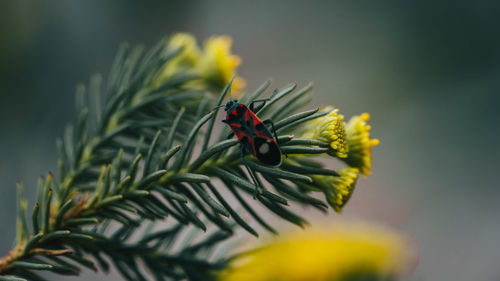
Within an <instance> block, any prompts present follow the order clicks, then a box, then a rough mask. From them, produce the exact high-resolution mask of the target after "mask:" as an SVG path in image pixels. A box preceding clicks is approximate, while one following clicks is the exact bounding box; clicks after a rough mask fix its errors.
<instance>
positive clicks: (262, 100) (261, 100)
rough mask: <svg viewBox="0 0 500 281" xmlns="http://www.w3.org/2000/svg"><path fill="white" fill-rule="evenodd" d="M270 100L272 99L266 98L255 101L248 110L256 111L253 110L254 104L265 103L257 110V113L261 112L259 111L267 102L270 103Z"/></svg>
mask: <svg viewBox="0 0 500 281" xmlns="http://www.w3.org/2000/svg"><path fill="white" fill-rule="evenodd" d="M270 99H271V98H265V99H258V100H253V101H252V102H251V103H250V105H248V108H249V109H250V110H251V111H254V110H253V106H254V103H256V102H263V104H262V105H261V106H260V107H259V108H257V110H256V111H259V110H260V109H261V108H262V107H263V106H264V105H266V101H268V100H270Z"/></svg>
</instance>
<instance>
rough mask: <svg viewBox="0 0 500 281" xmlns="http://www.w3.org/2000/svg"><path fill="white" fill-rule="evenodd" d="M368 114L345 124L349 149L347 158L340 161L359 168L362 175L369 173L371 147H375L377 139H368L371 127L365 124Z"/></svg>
mask: <svg viewBox="0 0 500 281" xmlns="http://www.w3.org/2000/svg"><path fill="white" fill-rule="evenodd" d="M369 119H370V114H368V113H363V114H361V115H358V116H353V117H352V118H351V120H349V122H347V124H346V141H347V146H348V147H349V153H348V154H347V157H346V158H344V159H342V160H343V161H345V162H346V163H347V164H348V165H349V166H351V167H356V168H359V170H360V172H361V174H362V175H364V176H366V175H368V174H369V173H371V171H372V169H371V167H372V147H374V146H377V145H378V144H379V143H380V141H379V140H378V139H370V129H371V127H370V126H369V125H367V124H366V122H367V121H368V120H369Z"/></svg>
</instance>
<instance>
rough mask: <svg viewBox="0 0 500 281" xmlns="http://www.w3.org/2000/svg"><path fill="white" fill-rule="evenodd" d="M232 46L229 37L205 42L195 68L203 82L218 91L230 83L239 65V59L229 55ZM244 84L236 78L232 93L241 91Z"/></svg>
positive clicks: (214, 38)
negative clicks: (205, 81) (206, 82)
mask: <svg viewBox="0 0 500 281" xmlns="http://www.w3.org/2000/svg"><path fill="white" fill-rule="evenodd" d="M232 44H233V41H232V39H231V37H229V36H217V37H212V38H209V39H208V40H207V41H206V42H205V45H204V48H203V54H202V57H201V59H200V61H199V63H198V65H197V67H196V68H197V69H198V71H199V72H200V73H201V76H202V77H203V78H204V79H205V80H207V81H208V82H209V83H211V84H212V85H214V86H215V87H217V88H220V89H222V88H224V86H225V85H226V84H227V83H229V81H231V78H232V77H233V75H234V74H235V73H236V68H237V67H238V66H239V65H240V64H241V58H240V57H239V56H236V55H233V54H231V46H232ZM245 84H246V82H245V80H244V79H243V78H241V77H236V78H235V79H234V81H233V86H232V91H233V92H236V93H237V92H239V91H241V90H242V89H243V88H244V87H245Z"/></svg>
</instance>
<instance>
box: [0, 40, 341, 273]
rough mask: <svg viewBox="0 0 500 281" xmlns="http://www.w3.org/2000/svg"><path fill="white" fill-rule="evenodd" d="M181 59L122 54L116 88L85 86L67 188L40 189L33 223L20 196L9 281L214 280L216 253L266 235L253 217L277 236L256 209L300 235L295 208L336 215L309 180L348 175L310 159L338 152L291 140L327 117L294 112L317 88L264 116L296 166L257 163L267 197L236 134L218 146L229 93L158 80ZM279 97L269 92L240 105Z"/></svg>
mask: <svg viewBox="0 0 500 281" xmlns="http://www.w3.org/2000/svg"><path fill="white" fill-rule="evenodd" d="M179 51H180V50H179V49H177V48H172V47H169V45H168V44H166V41H165V40H162V41H160V42H159V43H158V44H157V45H156V46H154V47H153V48H151V49H150V50H148V51H144V48H142V47H135V48H130V47H128V46H127V45H123V46H122V47H121V48H120V50H119V52H118V55H117V57H116V59H115V62H114V64H113V66H112V69H111V71H110V75H109V80H108V82H107V83H106V85H105V86H104V85H103V82H102V79H101V77H100V76H98V75H96V76H93V77H92V78H91V80H90V83H89V86H88V87H85V86H83V85H80V86H78V87H77V93H76V108H77V113H78V114H77V116H78V118H77V120H76V121H75V122H74V125H70V126H68V127H67V128H66V130H65V133H64V137H63V138H62V139H60V140H58V141H57V150H58V154H59V158H58V177H57V180H54V179H53V176H52V175H51V174H49V175H47V176H46V177H44V178H40V180H39V186H38V197H37V198H38V199H37V202H36V204H35V205H34V208H33V211H32V215H31V219H30V220H31V223H28V220H27V217H26V214H27V204H26V201H25V199H24V198H23V195H22V187H21V186H20V187H19V198H18V202H19V208H18V223H17V229H18V230H17V233H18V235H17V243H16V247H15V249H14V250H13V251H12V252H11V253H10V254H9V255H8V256H6V257H5V258H3V259H1V260H0V280H44V278H43V277H41V275H40V274H39V271H42V270H46V271H51V272H54V273H58V274H63V275H78V274H79V273H80V271H81V268H82V267H86V268H89V269H91V270H98V267H99V268H100V269H101V270H102V271H108V270H110V268H111V267H114V268H116V269H117V270H118V271H119V272H120V273H121V275H122V276H123V277H124V278H125V279H127V280H150V279H151V278H154V279H155V280H171V279H172V280H181V279H190V280H207V279H210V277H211V276H213V274H214V272H216V271H217V270H218V269H220V268H223V267H224V266H225V264H226V260H225V259H224V258H218V259H217V258H214V257H213V255H212V252H213V250H214V249H215V247H216V246H217V245H219V244H220V243H221V242H223V241H224V240H226V239H227V238H229V237H231V234H232V233H233V232H234V230H235V227H238V226H239V227H242V228H243V229H244V230H246V231H247V232H248V233H250V234H252V235H254V236H258V232H259V229H258V228H256V227H255V226H253V223H251V222H249V220H248V219H246V218H243V215H242V214H243V213H247V214H248V215H249V216H250V217H252V218H253V219H254V220H255V222H256V223H257V224H258V225H260V227H262V228H263V229H265V230H266V231H269V232H271V233H277V232H276V230H275V229H274V228H273V226H272V225H271V224H270V223H268V222H266V220H265V219H263V218H262V217H261V216H260V215H259V214H258V212H257V211H256V210H255V206H256V205H260V206H261V207H263V208H265V209H267V210H268V211H269V212H271V213H274V214H275V215H276V216H278V217H281V218H282V219H284V220H287V221H289V222H291V223H293V224H296V225H298V226H300V227H302V226H304V225H305V224H307V221H306V220H305V219H304V218H302V217H301V216H299V215H298V214H296V213H294V212H292V211H291V210H290V209H289V208H288V207H289V205H290V204H291V203H290V202H297V203H300V204H303V205H308V206H313V207H315V208H317V209H319V210H321V211H326V209H327V204H326V203H325V202H324V201H322V200H319V199H317V198H315V197H312V196H310V195H308V194H307V192H306V190H307V191H308V192H309V191H310V190H314V183H313V180H312V179H311V177H310V175H328V176H332V177H336V176H338V174H337V173H336V172H335V171H334V170H329V169H324V168H322V167H321V165H320V164H319V163H318V162H315V160H313V159H314V158H312V159H310V158H308V157H303V156H304V154H307V155H308V156H310V155H314V154H325V152H327V151H328V150H329V149H330V148H329V145H328V143H324V142H321V141H318V140H312V139H303V138H294V137H293V136H292V135H291V134H292V133H293V132H294V131H295V130H296V129H297V128H299V127H300V125H301V124H303V123H304V122H306V121H308V120H312V119H314V118H317V117H321V116H324V115H325V114H327V113H328V112H319V111H318V109H308V110H306V111H303V112H300V113H295V112H296V111H297V110H299V108H301V107H302V106H304V105H305V104H306V103H307V102H309V100H310V97H309V92H310V90H311V89H312V85H307V86H306V87H305V88H303V89H300V90H298V91H295V88H296V85H295V84H292V85H288V86H285V87H283V88H281V89H278V90H276V91H275V93H274V94H273V97H272V99H271V100H270V101H269V102H268V103H267V104H266V105H263V106H260V107H257V108H256V109H255V112H256V114H258V115H259V116H260V117H261V118H267V117H272V118H273V119H274V120H276V121H277V122H276V123H275V126H276V129H277V130H278V133H279V134H280V136H279V138H278V141H279V143H280V144H281V147H282V149H283V151H284V152H286V153H287V154H288V155H289V158H287V159H285V160H284V162H283V165H282V166H281V167H280V168H270V167H266V166H263V165H262V164H261V163H260V162H258V161H255V159H254V158H253V157H248V159H247V162H248V163H249V166H250V168H251V169H252V170H253V171H254V173H255V174H256V176H257V180H258V181H259V182H260V185H261V186H263V187H270V188H269V189H267V188H264V189H262V188H260V187H257V186H255V185H254V183H253V182H252V180H251V179H249V177H248V175H247V173H246V172H245V171H244V170H243V169H242V163H241V159H240V151H239V147H238V146H237V145H238V142H237V140H236V139H229V140H226V139H225V138H226V136H227V134H228V133H229V130H228V128H227V127H224V128H223V129H222V130H221V132H220V134H219V135H218V136H216V137H214V136H213V135H214V133H213V131H214V127H218V126H223V125H222V123H219V122H217V117H216V116H217V110H214V111H210V109H211V108H213V107H214V106H216V105H220V104H222V103H223V102H224V100H225V98H226V93H227V91H228V89H227V86H226V88H225V89H223V90H222V91H221V94H220V95H219V96H218V98H217V99H216V100H215V97H214V95H213V94H211V92H210V91H209V89H210V87H208V86H204V84H203V82H200V78H199V77H198V75H197V74H196V73H195V72H193V71H189V70H182V71H179V72H178V73H175V74H174V75H171V76H169V77H167V78H165V79H162V80H158V79H157V78H158V77H159V75H160V73H161V71H162V69H163V68H164V66H165V65H167V64H168V63H169V61H170V60H171V59H172V58H174V57H175V56H176V55H177V54H178V53H179ZM269 86H270V82H269V81H266V82H265V83H264V84H262V85H261V86H260V87H259V88H258V89H257V90H256V91H255V92H253V93H250V94H248V95H245V96H243V97H242V99H241V101H242V102H246V103H247V102H249V101H250V100H253V99H255V98H257V97H259V96H261V95H262V94H263V93H264V92H265V91H266V90H267V89H268V88H269ZM87 99H88V100H87ZM214 100H215V102H214ZM207 112H208V113H207ZM224 126H225V125H224ZM213 140H215V142H213V143H212V141H213ZM196 147H198V148H201V151H195V148H196ZM311 163H313V165H310V164H311ZM214 179H219V180H220V182H222V184H216V183H215V182H214ZM266 182H267V183H266ZM255 190H257V192H255ZM245 193H246V194H248V195H250V196H255V197H254V199H255V200H254V199H252V197H250V196H248V195H245ZM234 199H235V200H234ZM232 202H237V203H232ZM245 216H246V215H245ZM165 218H168V220H167V221H168V223H167V224H168V225H169V226H168V227H167V228H161V227H160V228H161V229H158V226H155V225H154V223H155V222H157V221H162V220H164V219H165ZM144 228H146V229H144ZM193 228H198V229H201V230H202V232H196V231H194V230H193ZM186 233H188V234H186Z"/></svg>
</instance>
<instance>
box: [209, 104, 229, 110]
mask: <svg viewBox="0 0 500 281" xmlns="http://www.w3.org/2000/svg"><path fill="white" fill-rule="evenodd" d="M224 106H226V105H224V104H223V105H218V106H216V107H214V108H212V111H214V110H216V109H217V108H221V107H224Z"/></svg>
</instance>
